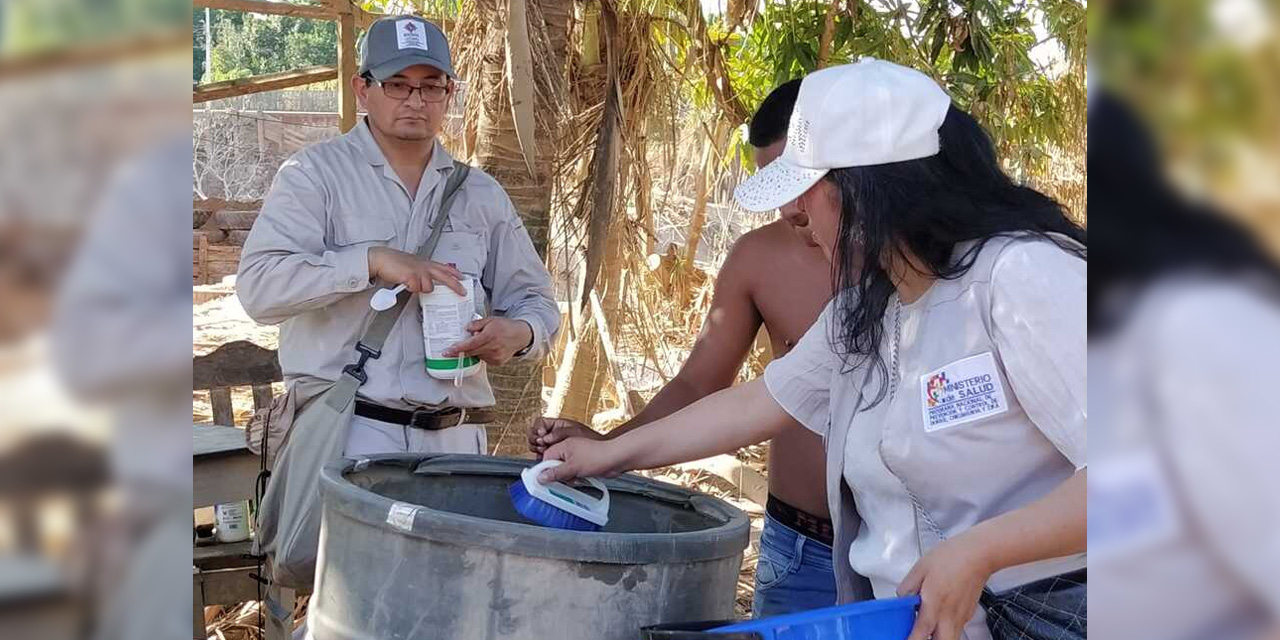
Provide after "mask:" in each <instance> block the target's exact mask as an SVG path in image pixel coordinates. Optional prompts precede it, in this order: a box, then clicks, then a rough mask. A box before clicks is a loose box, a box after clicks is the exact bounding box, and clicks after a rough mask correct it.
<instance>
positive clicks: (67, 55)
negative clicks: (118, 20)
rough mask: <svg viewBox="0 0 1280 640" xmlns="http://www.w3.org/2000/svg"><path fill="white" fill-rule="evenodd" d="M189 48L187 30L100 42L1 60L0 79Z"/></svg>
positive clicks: (10, 78)
mask: <svg viewBox="0 0 1280 640" xmlns="http://www.w3.org/2000/svg"><path fill="white" fill-rule="evenodd" d="M190 46H191V34H190V33H188V32H187V30H186V29H165V30H162V31H155V32H152V33H136V34H126V35H121V36H118V37H115V38H112V39H110V40H103V41H101V42H91V43H88V44H83V45H78V46H74V47H58V48H56V49H49V50H47V51H39V52H36V53H31V54H26V55H19V56H6V57H4V58H0V78H3V79H5V80H13V79H15V78H19V77H24V76H30V75H34V74H37V73H50V72H57V71H65V70H68V69H82V68H88V67H105V66H107V65H110V64H116V63H119V62H120V61H121V60H127V59H131V58H141V57H145V56H149V55H154V54H158V53H163V52H165V51H170V50H177V49H180V48H184V47H190Z"/></svg>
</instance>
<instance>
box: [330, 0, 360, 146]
mask: <svg viewBox="0 0 1280 640" xmlns="http://www.w3.org/2000/svg"><path fill="white" fill-rule="evenodd" d="M334 4H335V6H336V7H338V11H339V14H338V129H339V130H340V131H342V132H343V133H346V132H348V131H350V130H351V128H352V127H354V126H356V92H355V90H354V89H352V88H351V79H352V78H354V77H355V75H356V16H355V14H354V13H352V11H351V3H349V2H347V1H346V0H337V1H336V2H335V3H334Z"/></svg>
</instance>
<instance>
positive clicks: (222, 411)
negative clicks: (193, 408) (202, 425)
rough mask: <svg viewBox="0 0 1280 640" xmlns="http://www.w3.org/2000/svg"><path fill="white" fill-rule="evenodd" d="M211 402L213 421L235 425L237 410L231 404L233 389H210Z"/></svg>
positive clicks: (219, 423)
mask: <svg viewBox="0 0 1280 640" xmlns="http://www.w3.org/2000/svg"><path fill="white" fill-rule="evenodd" d="M209 404H211V405H213V423H214V424H218V425H225V426H233V425H235V423H236V415H235V410H234V409H233V408H232V406H231V389H229V388H227V387H220V388H216V389H210V390H209Z"/></svg>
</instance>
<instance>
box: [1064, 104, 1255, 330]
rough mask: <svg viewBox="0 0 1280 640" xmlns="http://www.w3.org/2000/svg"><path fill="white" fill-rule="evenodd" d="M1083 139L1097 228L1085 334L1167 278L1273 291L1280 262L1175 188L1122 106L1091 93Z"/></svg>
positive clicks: (1114, 324)
mask: <svg viewBox="0 0 1280 640" xmlns="http://www.w3.org/2000/svg"><path fill="white" fill-rule="evenodd" d="M1089 137H1090V138H1091V141H1090V144H1089V153H1088V155H1089V160H1088V165H1089V166H1088V169H1089V192H1090V200H1089V204H1090V208H1091V209H1092V210H1093V213H1094V216H1093V218H1094V220H1096V221H1097V224H1099V225H1101V226H1100V227H1099V228H1100V229H1101V230H1102V235H1101V236H1099V238H1100V239H1099V243H1100V244H1096V246H1095V248H1094V261H1093V263H1092V264H1090V265H1089V266H1090V268H1089V335H1090V336H1091V337H1096V336H1098V335H1102V334H1105V333H1107V332H1110V331H1112V330H1115V329H1116V328H1118V327H1120V326H1122V325H1123V324H1124V321H1125V320H1127V319H1128V314H1129V312H1130V311H1131V308H1132V303H1133V302H1134V301H1135V296H1134V295H1133V294H1134V293H1137V292H1139V291H1142V290H1143V289H1145V288H1146V287H1147V286H1148V285H1150V284H1152V283H1153V282H1155V281H1157V280H1160V279H1162V278H1167V277H1170V276H1176V275H1183V274H1188V273H1198V274H1213V275H1217V276H1227V277H1232V278H1249V279H1254V280H1257V281H1258V282H1259V284H1262V285H1264V286H1265V287H1267V289H1268V290H1269V291H1271V292H1272V293H1274V292H1276V291H1280V263H1277V261H1276V259H1275V257H1274V256H1272V255H1271V254H1269V253H1268V252H1267V250H1266V248H1265V247H1263V246H1262V245H1261V244H1260V243H1259V242H1258V240H1257V239H1256V238H1255V237H1253V235H1252V234H1250V233H1249V231H1248V230H1247V229H1246V228H1244V227H1243V226H1241V225H1240V224H1239V223H1236V222H1234V221H1232V220H1231V219H1230V218H1228V217H1227V216H1226V215H1223V214H1222V213H1221V212H1218V211H1216V210H1214V209H1213V208H1212V207H1210V206H1208V205H1206V204H1203V203H1197V202H1193V201H1191V200H1189V199H1187V198H1186V197H1184V196H1183V195H1182V194H1180V193H1178V191H1177V190H1176V189H1175V188H1174V186H1173V185H1172V184H1170V183H1169V181H1168V180H1167V179H1166V178H1165V175H1164V167H1163V166H1162V162H1161V160H1160V155H1159V150H1158V149H1157V148H1156V144H1155V141H1154V140H1153V139H1152V137H1151V136H1150V134H1149V133H1148V132H1147V130H1146V127H1145V126H1144V125H1143V124H1142V122H1141V121H1140V120H1139V119H1138V116H1137V114H1136V113H1134V112H1133V111H1132V110H1131V109H1130V108H1129V106H1128V105H1126V104H1124V103H1123V102H1121V101H1120V99H1119V98H1116V97H1115V96H1112V95H1110V94H1109V93H1106V92H1101V93H1100V94H1099V95H1097V97H1093V96H1091V97H1090V106H1089Z"/></svg>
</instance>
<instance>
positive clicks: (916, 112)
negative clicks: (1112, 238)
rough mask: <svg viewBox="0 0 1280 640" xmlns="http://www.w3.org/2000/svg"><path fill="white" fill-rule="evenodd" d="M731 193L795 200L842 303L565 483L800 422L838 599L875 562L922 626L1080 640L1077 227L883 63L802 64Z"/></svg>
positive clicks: (924, 85) (698, 453) (873, 579)
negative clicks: (821, 485) (810, 453)
mask: <svg viewBox="0 0 1280 640" xmlns="http://www.w3.org/2000/svg"><path fill="white" fill-rule="evenodd" d="M735 195H736V197H737V199H738V202H739V203H740V204H742V206H743V207H745V208H747V209H749V210H754V211H765V210H771V209H773V208H776V207H779V206H782V205H785V204H788V203H791V202H793V201H794V203H795V206H796V207H798V208H799V210H800V211H802V212H803V213H804V214H805V215H806V216H807V226H808V227H809V229H810V230H811V231H812V233H813V236H814V238H815V239H816V240H817V242H818V243H819V244H820V245H822V247H823V248H824V250H825V252H826V253H827V256H828V258H829V259H830V260H831V262H832V278H833V281H834V285H835V287H834V288H835V290H836V291H837V292H839V293H838V294H837V296H836V298H835V299H834V300H833V301H832V302H831V304H830V305H829V306H828V307H827V309H826V311H824V313H823V315H822V317H821V318H820V319H819V321H818V322H817V323H816V324H815V325H814V327H813V329H811V330H810V331H809V333H808V334H807V335H806V336H805V337H804V339H803V340H802V341H801V342H800V343H799V344H798V345H797V346H796V348H795V349H794V350H792V352H791V353H789V354H788V355H787V356H785V357H784V358H782V359H780V360H777V361H775V362H773V363H771V364H770V365H769V367H768V368H767V369H766V371H765V375H764V378H763V380H757V381H754V382H751V383H748V384H745V385H741V386H739V387H736V388H732V389H728V390H726V391H724V392H721V393H719V394H717V395H715V396H711V397H708V398H706V399H704V400H702V401H701V402H699V403H697V404H695V405H693V406H690V407H688V408H687V409H685V410H684V411H681V412H679V413H676V414H674V415H672V416H670V417H669V418H667V419H665V420H663V421H661V422H659V423H655V424H653V425H650V426H649V427H648V428H646V429H641V430H638V431H635V432H633V433H628V434H625V435H624V436H622V437H619V438H617V439H614V440H610V441H605V442H597V441H588V440H576V439H575V440H568V441H565V442H563V443H561V444H559V445H557V446H555V447H552V448H551V449H549V450H548V451H547V452H546V454H545V456H546V457H548V458H553V459H559V460H563V461H564V464H563V465H561V466H559V467H557V468H554V469H552V470H550V471H549V472H547V476H548V479H551V478H555V479H565V478H573V477H579V476H594V475H609V474H613V473H617V472H620V471H624V470H628V469H637V468H652V467H658V466H664V465H667V464H672V463H674V462H678V461H684V460H690V459H697V458H702V457H705V456H709V455H713V454H717V453H722V452H725V451H732V450H734V449H737V448H739V447H742V446H745V445H748V444H751V443H755V442H759V441H763V440H766V439H769V438H770V437H772V436H773V434H774V433H775V432H776V431H778V430H780V429H783V428H786V425H787V424H788V423H789V422H790V421H791V419H792V418H794V419H795V420H796V421H799V422H800V423H802V424H803V425H804V426H806V427H807V428H809V429H811V430H813V431H816V432H818V433H819V434H821V435H822V436H823V438H824V441H825V443H826V446H827V467H828V468H827V476H828V495H829V496H830V497H829V499H830V500H831V501H832V504H831V511H832V515H833V522H834V527H835V529H836V551H837V553H847V558H848V562H847V566H844V567H841V568H842V569H843V572H842V574H841V576H840V577H841V584H840V587H841V594H840V595H841V601H849V600H855V599H859V598H861V597H866V594H864V593H859V592H858V591H857V582H856V580H855V575H861V576H865V577H866V578H867V579H869V580H870V583H871V588H872V590H873V592H874V596H875V597H880V598H884V597H892V596H894V595H904V594H912V593H918V594H920V596H921V599H922V604H921V608H920V612H919V615H918V617H917V623H916V628H915V629H914V631H913V632H912V634H911V640H925V639H926V638H929V637H932V638H935V639H936V640H954V639H957V638H960V637H964V638H968V639H970V640H976V639H983V640H985V639H986V638H989V637H994V638H997V639H999V638H1024V637H1025V638H1081V639H1083V638H1084V637H1085V626H1086V618H1087V614H1086V602H1085V600H1086V589H1087V587H1086V584H1087V580H1086V576H1085V564H1086V559H1085V549H1086V522H1087V520H1086V502H1085V480H1086V477H1085V474H1086V471H1085V465H1086V426H1087V409H1086V394H1085V388H1086V384H1085V382H1086V355H1085V353H1086V345H1085V340H1086V329H1085V327H1086V318H1085V312H1086V302H1085V299H1086V290H1087V267H1086V261H1085V247H1084V243H1085V233H1084V231H1083V230H1082V229H1081V228H1080V227H1079V226H1077V225H1075V224H1074V223H1072V222H1071V221H1070V219H1069V218H1067V216H1066V215H1065V213H1064V211H1063V209H1062V207H1061V206H1059V205H1058V204H1057V203H1056V202H1054V201H1053V200H1052V199H1050V198H1048V197H1047V196H1044V195H1042V194H1040V193H1038V192H1036V191H1034V190H1032V189H1029V188H1026V187H1021V186H1018V185H1015V184H1014V183H1013V182H1011V181H1010V180H1009V178H1008V177H1007V176H1006V175H1005V174H1004V173H1003V172H1002V171H1001V170H1000V167H999V164H998V162H997V160H996V156H995V151H994V148H993V146H992V144H991V141H990V139H989V138H988V137H987V136H986V134H985V132H983V131H982V129H981V127H979V126H978V124H977V123H976V122H975V121H974V120H973V118H972V117H970V116H969V115H968V114H966V113H964V112H963V111H961V110H959V109H957V108H955V107H953V106H952V105H951V100H950V98H949V97H948V96H947V94H946V93H945V92H944V91H943V90H942V89H941V88H940V87H939V86H938V85H937V84H936V83H935V82H934V81H933V80H931V79H930V78H928V77H927V76H925V75H924V74H922V73H919V72H917V71H914V70H911V69H907V68H904V67H900V66H898V65H894V64H890V63H887V62H882V61H879V60H870V59H869V60H863V61H861V62H858V63H856V64H850V65H843V66H840V67H833V68H830V69H825V70H822V71H819V72H817V73H814V74H812V75H810V76H808V77H807V78H805V80H804V81H803V83H802V84H801V87H800V95H799V98H798V100H797V102H796V106H795V111H794V112H793V115H792V119H791V124H790V128H789V132H788V138H787V146H786V148H785V150H784V151H783V153H782V156H781V157H780V158H779V159H778V160H777V161H775V162H774V163H772V164H770V165H769V166H767V167H765V168H764V169H763V170H761V171H760V172H759V173H757V174H756V175H755V176H752V177H751V178H750V179H749V180H747V181H746V182H744V183H743V184H742V185H741V186H740V187H739V188H738V190H737V192H736V194H735ZM801 224H804V222H803V221H802V222H801ZM854 502H856V505H857V511H856V514H855V512H854V511H853V509H852V508H851V505H852V504H853V503H854ZM858 516H860V517H861V521H860V522H859V520H858ZM837 557H839V556H837ZM841 564H845V563H841ZM850 570H852V571H850ZM855 572H856V574H855ZM980 601H981V604H982V606H978V605H979V602H980Z"/></svg>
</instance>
